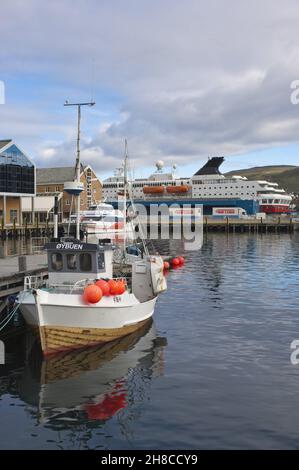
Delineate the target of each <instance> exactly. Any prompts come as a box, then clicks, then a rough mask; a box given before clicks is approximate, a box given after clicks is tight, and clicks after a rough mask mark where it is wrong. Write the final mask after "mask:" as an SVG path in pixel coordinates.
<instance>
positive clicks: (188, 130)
mask: <svg viewBox="0 0 299 470" xmlns="http://www.w3.org/2000/svg"><path fill="white" fill-rule="evenodd" d="M0 44H1V47H0V80H2V81H3V82H4V84H5V92H6V103H5V104H2V105H0V138H13V139H14V140H15V141H16V142H17V143H18V144H19V145H20V146H21V147H22V148H23V149H24V150H25V151H26V152H27V153H28V154H29V155H30V156H32V157H33V158H34V159H35V161H36V163H37V165H38V166H56V165H57V166H59V165H67V164H73V162H74V158H75V137H76V136H75V132H76V130H75V124H76V114H75V109H74V108H65V107H63V103H64V101H65V99H68V100H69V101H78V100H90V99H94V100H95V101H96V106H95V107H93V108H85V109H84V111H83V122H82V159H83V160H84V161H85V162H88V163H90V164H91V165H92V166H93V167H94V168H95V169H96V170H97V172H98V173H99V175H100V176H102V177H105V176H106V175H109V174H110V173H111V172H112V170H113V169H114V168H115V167H117V166H119V164H120V161H121V158H122V155H123V148H124V139H125V138H127V139H128V142H129V153H130V157H131V162H132V166H133V167H134V170H135V175H136V176H145V175H146V174H147V173H148V171H150V169H151V168H152V166H153V164H154V162H155V161H156V160H157V159H163V160H164V161H165V165H166V167H167V166H171V165H172V164H173V163H176V164H177V165H178V169H179V173H180V174H181V175H189V174H192V173H193V172H194V171H195V170H197V169H198V168H199V167H200V166H201V165H202V164H203V163H204V161H205V160H206V158H207V157H208V156H213V155H224V156H226V163H225V165H224V168H223V169H224V170H231V169H236V168H244V167H249V166H253V165H264V164H299V158H298V156H299V105H297V106H296V105H293V104H291V101H290V94H291V88H290V84H291V82H292V81H293V80H295V79H299V8H298V2H297V1H296V0H284V2H283V3H282V2H281V1H279V0H209V1H206V0H84V1H83V0H51V1H50V0H43V1H42V0H26V1H24V0H1V28H0Z"/></svg>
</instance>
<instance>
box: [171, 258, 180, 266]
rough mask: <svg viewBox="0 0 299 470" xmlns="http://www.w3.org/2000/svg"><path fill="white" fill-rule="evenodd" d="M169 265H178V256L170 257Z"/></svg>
mask: <svg viewBox="0 0 299 470" xmlns="http://www.w3.org/2000/svg"><path fill="white" fill-rule="evenodd" d="M171 265H172V267H175V266H179V265H180V261H179V258H172V260H171Z"/></svg>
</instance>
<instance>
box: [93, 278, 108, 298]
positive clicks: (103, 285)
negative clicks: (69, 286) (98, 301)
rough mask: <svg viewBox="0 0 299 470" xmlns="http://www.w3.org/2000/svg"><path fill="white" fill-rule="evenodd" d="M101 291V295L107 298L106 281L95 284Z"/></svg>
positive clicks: (100, 280)
mask: <svg viewBox="0 0 299 470" xmlns="http://www.w3.org/2000/svg"><path fill="white" fill-rule="evenodd" d="M95 285H96V286H98V287H99V288H100V289H101V291H102V292H103V295H105V296H109V295H110V286H109V284H108V282H107V281H104V279H99V280H98V281H97V282H96V284H95Z"/></svg>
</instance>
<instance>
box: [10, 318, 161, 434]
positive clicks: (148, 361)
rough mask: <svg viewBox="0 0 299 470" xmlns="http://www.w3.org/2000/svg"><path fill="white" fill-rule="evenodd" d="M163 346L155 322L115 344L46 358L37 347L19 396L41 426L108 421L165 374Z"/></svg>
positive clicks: (53, 426)
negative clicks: (153, 380)
mask: <svg viewBox="0 0 299 470" xmlns="http://www.w3.org/2000/svg"><path fill="white" fill-rule="evenodd" d="M165 345H166V339H165V338H162V337H158V336H157V332H156V329H155V325H154V324H153V323H152V322H150V324H148V325H146V326H145V327H144V328H143V329H142V330H140V331H139V332H136V333H134V334H132V335H129V336H127V337H125V338H123V339H122V340H121V341H118V342H115V343H114V344H112V345H111V344H110V345H105V346H104V347H94V348H89V349H84V350H81V351H79V352H78V351H74V352H68V353H64V354H60V355H58V356H55V357H53V358H50V359H48V360H45V359H43V358H42V356H41V353H40V351H39V350H38V349H37V347H38V346H37V345H36V344H35V346H34V347H33V348H32V350H31V353H30V355H29V357H28V363H27V365H26V367H25V368H24V370H23V374H22V376H21V378H20V381H19V384H18V393H19V396H20V398H21V399H22V400H23V401H24V402H26V403H27V404H29V405H31V407H30V410H31V413H32V412H33V413H34V414H35V416H36V419H37V422H38V424H43V425H45V424H46V425H47V426H50V427H52V428H55V429H59V428H62V429H65V428H66V427H67V426H70V425H74V424H82V423H84V422H85V423H88V422H89V423H90V424H91V426H92V423H93V422H105V421H107V420H109V419H111V418H112V417H113V416H114V415H116V414H117V413H118V412H119V411H120V410H124V409H125V408H127V407H132V405H134V403H136V402H140V400H141V401H142V399H144V397H145V396H146V393H147V388H148V385H149V381H150V380H151V379H152V377H155V376H159V375H163V369H164V360H163V349H164V347H165ZM126 419H127V420H129V421H130V419H131V418H130V413H127V415H126ZM123 425H124V426H125V423H124V422H123Z"/></svg>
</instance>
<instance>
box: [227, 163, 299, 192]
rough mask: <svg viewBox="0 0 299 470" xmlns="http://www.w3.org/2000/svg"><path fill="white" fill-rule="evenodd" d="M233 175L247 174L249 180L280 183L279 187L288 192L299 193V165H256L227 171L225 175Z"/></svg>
mask: <svg viewBox="0 0 299 470" xmlns="http://www.w3.org/2000/svg"><path fill="white" fill-rule="evenodd" d="M233 175H240V176H246V178H248V179H249V180H267V181H271V182H273V183H278V184H279V187H280V188H283V189H285V190H286V191H287V192H289V193H296V194H299V166H293V165H273V166H256V167H253V168H246V169H244V170H236V171H230V172H228V173H225V176H233Z"/></svg>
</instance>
